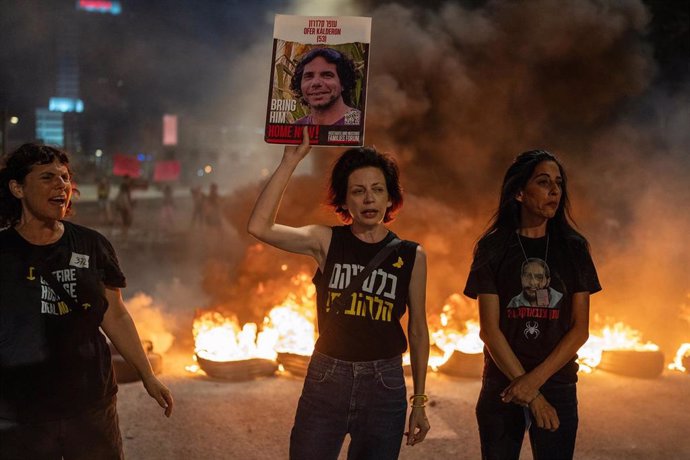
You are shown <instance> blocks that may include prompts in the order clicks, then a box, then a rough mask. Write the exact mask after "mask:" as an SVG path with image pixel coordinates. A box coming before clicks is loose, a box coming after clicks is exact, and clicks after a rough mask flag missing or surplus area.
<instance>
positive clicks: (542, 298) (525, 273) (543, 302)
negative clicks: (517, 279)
mask: <svg viewBox="0 0 690 460" xmlns="http://www.w3.org/2000/svg"><path fill="white" fill-rule="evenodd" d="M517 237H518V243H520V249H522V255H523V256H524V257H525V262H524V263H523V264H522V268H521V270H520V276H521V278H522V288H523V290H525V289H526V288H530V287H531V288H532V289H534V296H535V301H536V304H537V306H538V307H548V306H549V304H550V298H549V278H550V276H549V266H548V264H547V263H546V259H547V258H548V257H549V234H548V233H547V234H546V250H545V251H544V260H543V261H540V260H539V259H532V260H530V259H529V258H528V257H527V252H526V251H525V247H524V246H523V245H522V239H521V238H520V233H519V232H518V233H517ZM530 265H532V267H530ZM539 266H541V267H539ZM535 269H536V270H537V272H532V271H531V270H535ZM540 271H541V273H539V272H540ZM525 277H527V280H528V281H527V283H526V282H525ZM535 280H538V281H539V284H538V285H537V286H534V285H533V284H532V283H533V282H534V281H535ZM525 283H526V284H525ZM535 288H536V289H535Z"/></svg>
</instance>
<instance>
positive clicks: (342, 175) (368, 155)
mask: <svg viewBox="0 0 690 460" xmlns="http://www.w3.org/2000/svg"><path fill="white" fill-rule="evenodd" d="M368 166H372V167H374V168H379V169H380V170H381V172H382V173H383V177H384V178H385V179H386V189H388V197H389V198H390V200H391V203H392V204H391V206H389V207H388V208H387V209H386V214H385V216H384V218H383V221H384V222H390V221H392V220H393V219H394V218H395V213H396V211H398V209H400V208H401V207H402V205H403V191H402V186H401V185H400V171H399V170H398V165H397V163H396V162H395V160H394V159H393V157H391V156H390V155H387V154H385V153H380V152H378V151H377V150H376V149H374V148H371V147H359V148H353V149H348V150H346V151H345V152H343V154H342V155H341V156H340V158H338V161H336V163H335V165H334V166H333V171H332V172H331V182H330V185H329V190H328V202H329V204H330V205H331V206H333V208H334V209H335V212H336V214H338V215H339V216H340V218H341V219H342V221H343V222H345V223H349V222H350V221H351V220H352V216H350V213H349V212H348V211H347V209H345V208H343V205H344V204H345V200H346V198H347V180H348V179H349V178H350V174H352V171H354V170H356V169H360V168H366V167H368Z"/></svg>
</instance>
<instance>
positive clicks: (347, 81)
mask: <svg viewBox="0 0 690 460" xmlns="http://www.w3.org/2000/svg"><path fill="white" fill-rule="evenodd" d="M317 57H322V58H324V59H325V60H326V62H328V63H330V64H335V69H336V72H337V73H338V79H340V85H341V86H342V87H343V93H342V94H343V102H345V104H347V105H349V106H351V107H352V105H353V102H352V96H353V94H352V93H353V90H354V88H355V84H356V83H357V73H356V71H355V64H354V62H352V59H350V58H349V57H348V56H347V55H345V54H344V53H341V52H340V51H338V50H336V49H333V48H312V49H311V50H309V51H308V52H307V53H306V54H304V55H302V58H301V59H300V61H299V63H298V64H297V67H296V68H295V73H294V74H293V75H292V80H291V81H290V89H291V90H292V92H293V94H294V95H295V96H296V97H297V99H299V101H300V102H301V103H302V104H304V105H307V102H306V101H305V100H304V96H303V94H302V75H304V66H306V65H307V64H309V63H310V62H311V61H313V60H314V59H316V58H317Z"/></svg>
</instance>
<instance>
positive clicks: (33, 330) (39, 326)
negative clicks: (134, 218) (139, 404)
mask: <svg viewBox="0 0 690 460" xmlns="http://www.w3.org/2000/svg"><path fill="white" fill-rule="evenodd" d="M63 223H64V227H65V231H64V234H63V236H62V237H61V238H60V239H59V240H58V241H57V242H55V243H52V244H49V245H45V246H36V245H33V244H30V243H29V242H27V241H26V240H25V239H24V238H22V237H21V236H20V235H19V234H18V233H17V232H16V231H15V230H14V229H6V230H3V231H0V260H1V261H2V263H0V419H1V418H4V419H10V420H20V421H33V420H36V421H39V420H52V419H58V418H62V417H66V416H70V415H73V414H75V413H79V412H81V411H83V410H86V409H89V408H91V407H96V406H98V405H99V404H104V403H105V402H107V401H109V400H110V398H111V397H112V396H113V395H114V394H115V393H116V391H117V386H116V384H115V379H114V375H113V370H112V364H111V359H110V351H109V350H108V346H107V343H106V341H105V337H104V336H103V334H102V333H101V332H100V330H99V327H100V324H101V321H102V320H103V315H104V314H105V311H106V309H107V307H108V303H107V300H106V297H105V286H109V287H124V286H125V278H124V276H123V275H122V272H121V271H120V267H119V265H118V261H117V257H116V256H115V251H114V249H113V247H112V245H111V244H110V243H109V242H108V240H106V239H105V237H103V236H102V235H100V234H99V233H98V232H96V231H93V230H90V229H88V228H85V227H82V226H79V225H75V224H72V223H70V222H63ZM41 267H42V268H41ZM43 271H50V272H52V273H53V275H54V277H55V279H56V280H57V282H58V283H59V284H61V285H63V287H64V288H65V291H66V293H67V295H69V296H70V297H72V299H73V301H72V302H61V298H60V295H59V294H56V293H55V292H54V291H53V289H52V288H51V287H50V285H49V284H48V282H46V280H45V278H44V277H43V276H42V275H41V273H42V272H43Z"/></svg>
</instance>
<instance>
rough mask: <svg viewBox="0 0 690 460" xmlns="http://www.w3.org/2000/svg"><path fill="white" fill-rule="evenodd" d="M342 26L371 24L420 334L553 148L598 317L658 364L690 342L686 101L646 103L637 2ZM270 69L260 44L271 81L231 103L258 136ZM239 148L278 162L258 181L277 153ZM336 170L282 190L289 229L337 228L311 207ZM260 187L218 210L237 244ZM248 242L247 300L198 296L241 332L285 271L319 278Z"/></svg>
mask: <svg viewBox="0 0 690 460" xmlns="http://www.w3.org/2000/svg"><path fill="white" fill-rule="evenodd" d="M294 12H295V13H298V12H299V11H297V10H296V11H294ZM338 13H339V12H338V11H335V10H333V11H329V12H328V13H318V14H333V15H335V14H338ZM309 14H315V13H313V12H310V13H309ZM347 14H358V15H366V16H372V17H373V33H372V45H371V66H370V79H369V81H370V87H369V91H368V101H367V104H368V105H367V126H366V143H367V144H369V145H375V146H376V147H377V148H379V149H380V150H383V151H388V152H391V153H393V154H394V155H395V156H396V157H397V158H398V160H399V162H400V165H401V169H402V176H403V184H404V187H405V190H406V200H405V206H404V208H403V210H402V212H401V213H400V214H399V217H398V219H397V220H396V221H395V222H394V223H393V225H392V228H393V230H395V231H396V232H398V234H399V235H401V236H402V237H404V238H407V239H413V240H416V241H419V242H420V243H421V244H423V245H424V247H425V249H426V251H427V253H428V261H429V281H428V311H429V316H430V318H433V317H435V316H437V315H438V314H439V313H440V311H441V308H442V306H443V304H444V302H445V301H446V300H447V299H448V298H452V297H451V296H452V295H453V294H455V293H458V292H461V291H462V289H463V287H464V283H465V279H466V276H467V273H468V270H469V266H470V263H471V257H472V248H473V246H474V243H475V241H476V238H477V237H478V235H479V234H480V233H481V232H482V231H483V230H484V229H485V228H486V225H487V223H488V220H489V218H490V216H491V214H492V213H493V210H494V209H495V206H496V204H497V202H498V192H499V190H498V189H499V186H500V182H501V179H502V176H503V174H504V172H505V170H506V169H507V167H508V165H509V164H510V161H511V159H512V158H513V157H514V156H515V155H517V154H518V153H520V152H522V151H525V150H529V149H532V148H545V149H547V150H550V151H552V152H554V153H555V154H556V155H557V156H559V157H560V158H561V159H562V161H563V162H564V164H565V167H566V170H567V171H568V175H569V179H570V195H571V197H572V201H573V206H574V216H575V219H576V222H577V224H578V228H579V229H580V231H581V232H582V233H583V234H585V236H586V237H587V238H588V239H589V241H590V243H591V246H592V252H593V257H594V260H595V263H596V265H597V267H598V270H599V275H600V279H601V281H602V285H603V287H604V291H603V292H602V293H600V294H597V295H595V296H593V297H592V313H593V314H597V315H601V316H603V317H611V318H613V319H616V320H621V321H625V322H627V323H628V324H629V325H631V326H632V327H635V328H637V329H640V330H641V331H643V333H644V338H645V339H648V340H652V341H656V342H657V343H659V344H660V345H661V346H662V348H665V349H666V350H667V352H668V354H670V353H672V352H673V351H674V350H675V348H676V347H677V344H678V343H679V342H682V341H687V340H688V339H689V338H690V331H689V328H688V323H687V321H685V320H683V319H682V318H683V315H685V316H687V299H688V292H689V291H690V271H689V268H688V260H690V250H689V249H688V245H687V243H686V241H685V239H686V235H687V234H688V230H689V229H690V216H688V213H687V211H686V207H687V205H686V203H687V202H688V200H689V199H690V190H689V189H688V187H687V183H686V180H685V177H686V176H687V174H688V172H690V164H689V160H688V155H687V153H688V152H687V148H688V147H687V146H688V145H690V139H689V135H688V132H687V126H688V121H689V119H690V115H689V112H688V107H689V106H690V105H689V104H688V94H690V92H689V91H688V88H687V85H686V87H682V86H681V89H680V90H675V92H673V93H669V92H667V91H665V90H663V89H660V88H658V87H656V86H655V83H656V82H657V80H655V77H656V75H657V68H656V63H655V61H654V57H653V50H652V47H651V45H650V43H649V42H648V40H647V31H648V27H649V21H650V14H649V12H648V11H647V10H646V8H645V6H644V5H643V3H642V2H641V1H638V0H624V1H600V0H596V1H595V0H587V1H565V2H563V1H556V0H538V1H532V2H509V1H490V2H487V3H485V4H483V5H482V6H481V7H475V8H469V7H463V6H461V5H459V4H457V3H454V2H445V3H442V4H440V5H439V6H438V7H436V8H432V7H428V6H425V7H421V6H406V5H401V4H396V3H385V4H383V5H381V6H379V7H377V8H375V9H367V8H360V9H359V10H357V9H355V8H354V6H353V4H349V5H348V11H347ZM259 51H260V52H259ZM269 62H270V50H269V46H268V44H267V43H261V44H257V45H256V47H255V48H254V49H252V50H249V52H248V53H247V54H246V55H245V57H243V59H242V60H241V61H240V63H241V65H242V66H243V67H242V68H243V69H245V70H246V69H249V70H251V72H250V73H251V74H252V75H265V76H266V77H265V78H262V79H258V80H259V81H257V82H255V84H254V85H253V86H250V87H247V86H244V87H243V91H242V92H241V94H242V96H241V97H240V99H239V100H240V101H241V106H242V107H243V108H245V109H246V110H244V111H243V113H242V115H243V116H242V120H243V123H248V121H247V120H252V121H251V123H252V124H253V125H254V126H257V127H259V129H260V127H261V126H263V119H264V116H265V115H264V109H265V98H266V94H267V91H268V81H267V80H268V77H267V75H268V63H269ZM243 73H244V72H243ZM264 80H265V81H264ZM244 81H245V82H246V78H245V79H244ZM233 94H236V93H233ZM247 143H248V145H249V144H251V147H248V149H250V150H252V151H262V152H270V153H262V154H256V153H255V154H253V157H252V158H253V160H252V163H255V166H254V168H255V169H254V170H252V169H251V167H250V169H249V172H248V173H249V174H253V171H255V170H256V171H258V168H261V169H264V175H265V173H266V171H265V170H271V169H272V168H273V167H274V165H275V164H276V163H277V162H278V158H279V148H277V147H271V146H269V147H267V146H265V145H264V146H262V145H257V135H256V134H255V133H254V134H253V135H252V136H249V137H248V139H247ZM334 153H337V150H335V151H334V149H315V151H313V152H312V154H311V155H310V157H311V159H312V161H313V163H312V164H311V165H308V166H307V168H308V167H311V168H312V171H313V172H312V175H311V176H307V177H301V178H300V179H299V180H294V181H293V182H292V183H291V184H290V186H289V188H288V191H287V193H286V197H285V200H284V202H283V205H282V208H281V213H280V216H279V220H280V221H281V222H284V223H287V224H292V225H304V224H306V223H311V222H322V223H326V224H333V223H335V222H336V221H335V219H334V218H333V216H332V215H331V214H329V212H328V210H327V209H325V208H324V207H323V206H319V205H318V204H317V203H320V202H321V201H317V197H318V198H320V199H322V198H323V197H325V194H324V193H322V192H323V190H324V181H325V177H326V176H327V171H328V168H329V166H330V164H331V162H332V160H333V159H334V158H335V154H334ZM267 163H268V165H267ZM307 168H305V169H303V170H302V171H301V173H305V172H309V170H308V169H307ZM258 176H260V174H259V173H258V172H257V173H256V174H255V175H254V176H253V177H258ZM253 184H254V185H247V186H245V187H243V188H240V189H238V190H237V192H236V193H235V195H234V196H233V198H232V200H231V202H232V205H231V206H228V207H227V209H226V216H227V217H228V218H229V219H230V220H231V221H232V222H234V224H235V226H236V227H237V228H238V229H240V231H239V233H240V234H242V233H243V232H242V230H243V228H244V226H245V225H246V221H247V218H248V216H249V211H250V209H251V206H252V204H253V201H254V200H255V198H256V195H257V193H258V191H259V187H260V183H259V182H258V181H254V182H253ZM320 192H321V193H320ZM241 239H242V244H245V245H246V247H247V248H248V249H247V252H246V256H245V258H244V260H243V261H242V262H241V263H240V264H239V265H238V266H237V267H234V269H233V272H232V275H233V278H232V279H233V280H239V281H238V282H237V285H238V286H240V287H234V288H228V289H219V288H218V286H219V283H218V282H217V281H218V280H215V282H210V283H208V284H209V285H213V286H215V288H213V289H212V292H213V294H212V297H213V298H214V299H215V300H216V302H218V303H223V302H226V303H227V301H228V300H231V299H236V300H237V301H236V302H234V303H235V305H236V304H237V303H240V304H242V305H243V306H242V307H238V306H235V307H234V308H235V309H238V308H239V309H240V310H246V311H247V312H249V313H247V316H250V317H256V316H257V315H259V314H260V312H262V311H263V312H265V311H267V310H268V308H270V305H269V304H266V303H267V302H269V299H267V298H266V297H265V295H250V294H249V293H251V292H254V293H256V292H257V291H256V290H257V289H259V288H258V287H257V286H258V285H259V284H262V285H263V288H262V289H264V290H263V291H262V292H264V293H266V292H267V291H272V290H276V289H279V288H278V286H280V285H281V284H282V283H283V282H284V285H287V281H286V280H287V279H288V278H289V276H288V275H291V274H294V273H292V272H290V273H289V274H283V273H282V272H281V271H280V270H279V269H278V268H277V267H280V266H281V265H282V264H287V265H288V266H290V267H297V266H299V267H300V270H301V269H303V268H304V267H306V269H307V270H308V271H313V270H314V269H315V267H314V265H313V263H311V265H310V261H309V260H307V259H306V258H300V257H299V256H293V255H288V254H286V253H282V252H279V251H274V250H272V249H269V248H264V249H261V250H259V249H257V247H256V246H252V244H253V242H252V240H251V239H249V238H241ZM288 271H290V270H288ZM262 280H263V281H262ZM275 280H277V282H274V281H275ZM233 283H235V281H233ZM266 286H270V289H266ZM252 289H253V290H252ZM280 296H282V294H280ZM280 296H279V295H277V294H276V297H280ZM460 310H462V312H463V314H466V315H471V314H472V312H471V310H470V309H467V308H462V309H460ZM475 314H476V313H475Z"/></svg>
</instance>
